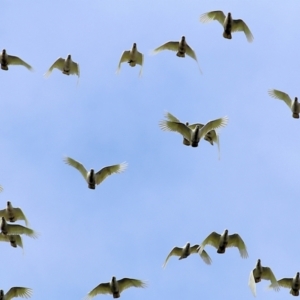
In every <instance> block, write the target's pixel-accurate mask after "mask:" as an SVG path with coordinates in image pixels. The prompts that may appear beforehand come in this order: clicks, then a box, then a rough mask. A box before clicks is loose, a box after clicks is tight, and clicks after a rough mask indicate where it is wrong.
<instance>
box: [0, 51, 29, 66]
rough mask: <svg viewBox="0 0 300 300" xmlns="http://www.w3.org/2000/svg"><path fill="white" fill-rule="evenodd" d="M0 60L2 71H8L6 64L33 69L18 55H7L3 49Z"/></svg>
mask: <svg viewBox="0 0 300 300" xmlns="http://www.w3.org/2000/svg"><path fill="white" fill-rule="evenodd" d="M0 61H1V69H2V70H4V71H8V65H18V66H24V67H26V68H27V69H28V70H30V71H33V68H32V66H30V65H29V64H28V63H26V62H25V61H24V60H22V59H21V58H20V57H18V56H13V55H8V54H7V52H6V50H5V49H3V50H2V53H1V54H0Z"/></svg>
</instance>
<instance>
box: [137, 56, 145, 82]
mask: <svg viewBox="0 0 300 300" xmlns="http://www.w3.org/2000/svg"><path fill="white" fill-rule="evenodd" d="M136 63H137V64H138V65H140V66H141V70H140V73H139V76H142V71H143V64H144V55H143V54H142V53H140V52H137V55H136Z"/></svg>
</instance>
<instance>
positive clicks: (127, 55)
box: [116, 50, 130, 74]
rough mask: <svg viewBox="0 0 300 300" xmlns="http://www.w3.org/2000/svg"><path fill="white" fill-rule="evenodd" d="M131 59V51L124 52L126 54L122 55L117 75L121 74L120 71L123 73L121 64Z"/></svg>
mask: <svg viewBox="0 0 300 300" xmlns="http://www.w3.org/2000/svg"><path fill="white" fill-rule="evenodd" d="M129 59H130V50H128V51H124V52H123V53H122V56H121V58H120V62H119V65H118V68H117V71H116V73H117V74H119V73H120V71H121V64H122V63H123V62H127V61H129Z"/></svg>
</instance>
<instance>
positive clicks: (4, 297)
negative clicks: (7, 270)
mask: <svg viewBox="0 0 300 300" xmlns="http://www.w3.org/2000/svg"><path fill="white" fill-rule="evenodd" d="M31 296H32V289H30V288H25V287H12V288H10V290H9V291H8V292H7V293H6V294H4V291H3V290H0V300H10V299H12V298H16V297H22V298H30V297H31Z"/></svg>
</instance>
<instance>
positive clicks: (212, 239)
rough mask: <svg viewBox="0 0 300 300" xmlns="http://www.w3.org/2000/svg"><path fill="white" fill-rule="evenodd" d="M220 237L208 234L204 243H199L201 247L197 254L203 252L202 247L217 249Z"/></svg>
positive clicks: (216, 234) (214, 233) (215, 234)
mask: <svg viewBox="0 0 300 300" xmlns="http://www.w3.org/2000/svg"><path fill="white" fill-rule="evenodd" d="M220 237H221V235H220V234H218V233H216V232H212V233H211V234H209V235H208V236H207V237H206V239H204V241H203V242H202V243H201V245H200V246H199V248H198V252H199V254H200V253H201V252H202V251H203V249H204V247H205V246H206V245H207V244H208V245H211V246H213V247H215V248H217V249H218V247H219V243H220Z"/></svg>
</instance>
